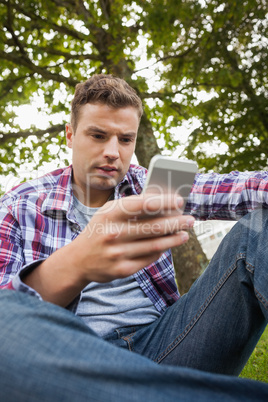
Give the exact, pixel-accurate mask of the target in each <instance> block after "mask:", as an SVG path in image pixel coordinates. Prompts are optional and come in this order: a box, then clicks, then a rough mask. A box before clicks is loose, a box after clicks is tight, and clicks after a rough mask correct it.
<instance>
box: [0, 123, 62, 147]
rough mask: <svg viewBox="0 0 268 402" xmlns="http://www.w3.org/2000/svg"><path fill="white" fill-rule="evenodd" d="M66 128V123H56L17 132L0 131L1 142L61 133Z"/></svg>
mask: <svg viewBox="0 0 268 402" xmlns="http://www.w3.org/2000/svg"><path fill="white" fill-rule="evenodd" d="M64 130H65V125H64V124H56V125H55V126H51V127H49V128H47V129H45V130H35V129H30V130H21V131H17V132H16V133H12V132H9V133H4V132H2V131H0V144H4V143H5V142H7V141H9V140H17V139H19V138H28V137H29V136H30V135H35V136H36V137H39V138H41V137H42V136H43V135H45V134H50V137H51V136H52V135H53V134H59V133H60V132H61V131H64Z"/></svg>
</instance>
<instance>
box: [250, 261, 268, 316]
mask: <svg viewBox="0 0 268 402" xmlns="http://www.w3.org/2000/svg"><path fill="white" fill-rule="evenodd" d="M246 269H247V270H248V271H249V272H250V273H251V274H253V273H254V270H255V267H254V265H252V264H250V263H248V262H246ZM254 290H255V294H256V297H257V298H258V300H259V301H260V303H261V304H263V306H264V308H265V309H267V308H268V300H266V299H265V298H264V297H263V295H262V294H261V293H260V292H258V291H257V289H256V288H255V287H254Z"/></svg>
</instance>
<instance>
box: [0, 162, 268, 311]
mask: <svg viewBox="0 0 268 402" xmlns="http://www.w3.org/2000/svg"><path fill="white" fill-rule="evenodd" d="M146 173H147V171H146V169H144V168H142V167H140V166H136V165H131V166H130V168H129V171H128V172H127V174H126V176H125V177H124V179H123V181H122V182H121V183H120V184H118V185H117V187H116V188H115V194H114V196H115V199H118V198H120V197H125V196H128V195H131V194H140V193H141V191H142V188H143V186H144V183H145V179H146ZM71 174H72V168H71V166H69V167H67V168H64V169H58V170H56V171H54V172H51V173H49V174H47V175H45V176H43V177H41V178H38V179H35V180H32V181H29V182H26V183H22V184H20V185H18V186H17V187H15V188H14V189H12V190H11V191H10V192H8V193H7V194H5V196H4V197H3V198H2V199H1V201H0V247H1V253H0V287H2V288H10V289H15V290H20V291H23V292H27V293H30V294H33V295H35V296H37V297H39V298H41V296H40V295H38V294H37V292H35V290H34V289H31V288H29V287H28V286H26V285H25V284H24V283H23V282H22V281H21V279H20V273H21V272H23V271H25V270H28V269H33V268H34V266H35V265H37V264H39V263H40V262H41V261H43V260H45V259H46V258H47V257H48V256H50V255H51V254H52V253H53V252H54V251H56V250H57V249H59V248H61V247H63V246H65V245H67V244H69V243H70V242H71V241H72V240H74V239H75V238H76V237H77V236H78V234H79V233H80V232H81V229H80V227H79V225H78V223H77V221H76V219H75V215H74V207H73V193H72V185H71ZM267 205H268V172H263V173H258V172H250V173H239V172H232V173H230V174H223V175H220V174H215V173H212V174H197V175H196V180H195V183H194V185H193V187H192V191H191V194H190V196H189V199H188V202H187V205H186V208H185V213H188V214H192V215H194V216H195V217H196V218H198V219H203V220H204V219H232V220H236V219H239V218H240V217H241V216H243V215H245V214H246V213H247V212H249V211H252V210H253V209H255V208H259V207H262V206H264V207H267ZM135 279H136V280H137V282H138V283H139V285H140V287H141V288H142V290H143V291H144V292H145V294H146V295H147V296H148V297H149V298H150V300H151V301H152V302H153V304H154V305H155V307H156V309H157V310H158V311H160V312H163V311H164V310H165V309H166V308H167V307H168V306H169V305H171V304H173V303H174V301H176V300H177V299H178V298H179V293H178V290H177V286H176V282H175V275H174V268H173V264H172V257H171V252H170V250H168V251H167V252H165V253H163V254H162V256H161V258H160V259H159V260H157V261H156V262H154V263H153V264H151V265H149V266H147V267H145V268H143V269H141V270H140V271H138V272H137V273H136V274H135Z"/></svg>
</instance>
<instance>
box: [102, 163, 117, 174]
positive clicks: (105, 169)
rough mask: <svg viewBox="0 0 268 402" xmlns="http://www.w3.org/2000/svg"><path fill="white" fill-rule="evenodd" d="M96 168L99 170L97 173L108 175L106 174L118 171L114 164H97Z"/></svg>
mask: <svg viewBox="0 0 268 402" xmlns="http://www.w3.org/2000/svg"><path fill="white" fill-rule="evenodd" d="M97 170H98V171H99V173H102V174H105V175H108V176H112V175H114V174H115V173H117V172H118V169H117V168H116V167H114V166H109V165H105V166H98V167H97Z"/></svg>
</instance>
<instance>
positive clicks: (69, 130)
mask: <svg viewBox="0 0 268 402" xmlns="http://www.w3.org/2000/svg"><path fill="white" fill-rule="evenodd" d="M65 130H66V142H67V147H68V148H72V147H73V135H74V134H73V129H72V126H71V124H70V123H67V124H66V126H65Z"/></svg>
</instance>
